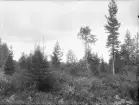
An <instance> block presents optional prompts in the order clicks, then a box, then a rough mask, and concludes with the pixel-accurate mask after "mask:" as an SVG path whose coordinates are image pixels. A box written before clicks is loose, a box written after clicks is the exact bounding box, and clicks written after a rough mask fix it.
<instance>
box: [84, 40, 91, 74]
mask: <svg viewBox="0 0 139 105" xmlns="http://www.w3.org/2000/svg"><path fill="white" fill-rule="evenodd" d="M87 58H88V43H86V42H85V60H86V68H87V71H88V73H89V74H90V68H89V64H88V59H87Z"/></svg>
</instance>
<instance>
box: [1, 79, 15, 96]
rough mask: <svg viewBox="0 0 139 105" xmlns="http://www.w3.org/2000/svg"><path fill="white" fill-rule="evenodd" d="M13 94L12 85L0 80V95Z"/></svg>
mask: <svg viewBox="0 0 139 105" xmlns="http://www.w3.org/2000/svg"><path fill="white" fill-rule="evenodd" d="M14 92H15V88H14V87H13V86H12V84H11V83H10V82H8V81H6V80H0V95H10V94H12V93H14Z"/></svg>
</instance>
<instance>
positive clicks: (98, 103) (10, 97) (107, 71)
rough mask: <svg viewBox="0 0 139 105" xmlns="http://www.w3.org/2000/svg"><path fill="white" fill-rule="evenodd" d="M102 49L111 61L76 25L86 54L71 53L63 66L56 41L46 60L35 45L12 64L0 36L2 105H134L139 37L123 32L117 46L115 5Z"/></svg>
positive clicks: (138, 76) (110, 6) (10, 50)
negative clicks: (107, 53) (93, 48)
mask: <svg viewBox="0 0 139 105" xmlns="http://www.w3.org/2000/svg"><path fill="white" fill-rule="evenodd" d="M108 13H109V14H108V15H107V16H105V17H104V18H105V20H106V23H105V24H104V26H102V27H103V28H104V30H105V32H106V33H105V34H106V35H107V41H106V47H107V48H108V49H109V55H110V59H109V62H108V63H107V62H105V60H104V59H103V57H100V56H99V55H98V54H97V53H93V52H92V50H91V47H90V46H91V45H94V44H95V43H96V42H97V41H98V38H97V35H94V34H92V33H93V32H92V30H93V29H91V28H90V26H81V27H79V30H78V33H77V34H76V36H77V38H78V39H79V40H80V41H83V44H84V46H83V47H84V49H85V52H84V56H83V57H82V58H81V59H77V57H76V53H74V51H73V50H69V51H68V52H67V54H66V62H62V57H63V56H64V52H63V51H62V48H61V46H60V44H59V42H58V41H57V42H56V43H55V46H54V48H53V52H52V54H51V56H50V60H48V55H47V54H46V53H45V52H44V48H43V47H42V46H41V45H39V44H37V45H34V50H33V51H32V52H30V53H29V54H26V53H25V52H23V53H22V55H21V57H20V58H19V60H18V61H17V60H14V59H13V57H14V54H13V53H14V52H13V47H14V46H11V47H8V46H10V45H9V44H8V43H7V42H4V41H3V40H2V38H0V105H3V104H5V105H11V104H13V105H15V104H25V105H31V104H34V105H37V104H39V105H40V104H42V105H137V104H138V98H139V96H138V82H139V33H138V32H137V33H136V35H132V33H131V32H130V30H128V29H127V31H126V32H125V35H124V41H123V42H120V41H119V39H118V37H119V34H120V33H119V29H120V27H121V26H122V24H121V22H120V21H119V20H118V18H117V14H118V6H117V3H116V1H114V0H111V1H110V2H109V4H108Z"/></svg>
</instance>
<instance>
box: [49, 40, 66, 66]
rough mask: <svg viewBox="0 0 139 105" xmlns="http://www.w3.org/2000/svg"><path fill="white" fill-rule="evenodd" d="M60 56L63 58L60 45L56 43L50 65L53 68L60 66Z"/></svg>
mask: <svg viewBox="0 0 139 105" xmlns="http://www.w3.org/2000/svg"><path fill="white" fill-rule="evenodd" d="M62 56H63V53H62V51H61V48H60V45H59V43H58V41H57V42H56V44H55V47H54V51H53V54H52V56H51V60H52V65H53V66H54V67H59V66H60V63H61V60H62V59H61V57H62Z"/></svg>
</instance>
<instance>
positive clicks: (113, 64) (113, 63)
mask: <svg viewBox="0 0 139 105" xmlns="http://www.w3.org/2000/svg"><path fill="white" fill-rule="evenodd" d="M112 47H113V48H112V50H113V51H112V52H113V53H112V56H113V60H112V61H113V62H112V73H113V75H115V62H114V61H115V53H114V45H113V46H112Z"/></svg>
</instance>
